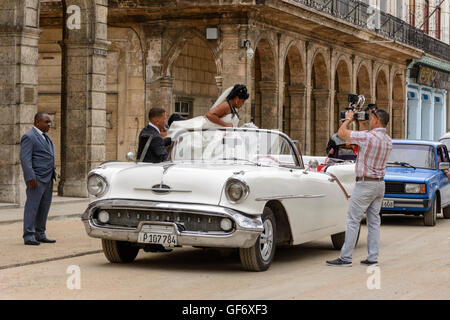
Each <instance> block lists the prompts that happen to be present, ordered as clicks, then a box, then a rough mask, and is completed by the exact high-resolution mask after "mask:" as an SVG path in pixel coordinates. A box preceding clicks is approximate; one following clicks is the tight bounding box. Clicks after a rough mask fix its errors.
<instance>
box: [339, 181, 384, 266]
mask: <svg viewBox="0 0 450 320" xmlns="http://www.w3.org/2000/svg"><path fill="white" fill-rule="evenodd" d="M383 197H384V181H358V182H356V184H355V188H354V189H353V192H352V195H351V198H350V206H349V208H348V212H347V226H346V228H345V243H344V246H343V247H342V249H341V255H340V258H341V260H344V261H347V262H351V261H352V253H353V249H354V248H355V244H356V240H357V238H358V232H359V228H360V224H361V219H362V215H363V213H364V212H365V213H366V220H367V228H368V230H369V233H368V235H367V251H368V256H367V259H368V260H369V261H378V248H379V243H380V224H381V217H380V209H381V203H382V202H383Z"/></svg>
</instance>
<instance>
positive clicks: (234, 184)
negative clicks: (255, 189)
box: [225, 178, 250, 203]
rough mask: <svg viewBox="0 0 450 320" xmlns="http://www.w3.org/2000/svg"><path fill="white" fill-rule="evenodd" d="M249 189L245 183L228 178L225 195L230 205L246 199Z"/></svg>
mask: <svg viewBox="0 0 450 320" xmlns="http://www.w3.org/2000/svg"><path fill="white" fill-rule="evenodd" d="M249 192H250V189H249V187H248V185H247V183H245V181H243V180H241V179H238V178H230V179H228V180H227V182H226V184H225V195H226V196H227V199H228V201H230V202H231V203H240V202H242V201H244V200H245V199H247V197H248V194H249Z"/></svg>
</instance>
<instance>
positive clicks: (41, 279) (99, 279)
mask: <svg viewBox="0 0 450 320" xmlns="http://www.w3.org/2000/svg"><path fill="white" fill-rule="evenodd" d="M82 206H84V203H83V202H78V203H72V204H70V203H68V204H58V205H54V206H53V209H52V212H57V211H58V210H59V212H61V211H65V215H62V216H61V217H59V218H58V219H54V218H52V219H50V220H49V221H48V228H47V229H48V236H49V237H50V238H54V239H56V240H57V243H56V244H41V245H40V246H39V247H31V246H24V245H23V242H22V239H21V232H22V224H21V223H20V222H15V223H7V222H5V221H3V222H2V223H1V224H0V252H1V256H0V299H35V298H38V299H381V298H382V299H450V288H449V287H448V283H449V281H450V274H449V272H448V270H449V269H450V256H449V254H448V248H449V245H450V220H444V219H443V218H438V223H437V225H436V226H435V227H424V226H423V225H422V219H421V218H414V217H406V216H390V217H389V216H388V217H384V218H383V219H384V220H383V225H382V230H381V255H380V269H379V270H375V269H369V270H368V269H367V268H366V267H364V266H361V265H360V264H359V259H360V258H361V257H363V256H365V253H366V239H365V238H366V236H367V227H366V226H365V225H363V226H362V229H361V238H360V241H359V243H358V246H357V248H356V250H355V253H354V265H353V267H351V268H333V267H328V266H326V265H325V260H327V259H330V258H335V257H337V255H338V251H335V250H333V249H332V245H331V241H330V239H329V238H324V239H321V240H320V241H314V242H310V243H307V244H304V245H300V246H296V247H289V248H280V249H279V250H278V251H277V253H276V257H275V261H274V263H273V265H272V266H271V268H270V269H269V270H268V271H266V272H261V273H252V272H245V271H242V270H241V265H240V261H239V257H238V256H237V255H234V254H231V255H230V256H224V255H223V254H222V255H221V254H220V253H219V252H217V251H215V250H212V249H208V250H204V249H196V248H180V249H177V250H174V251H173V252H171V253H145V252H143V251H141V252H140V253H139V255H138V257H137V259H136V261H135V262H134V263H133V264H128V265H113V264H110V263H108V262H107V260H106V258H105V257H104V256H103V253H102V252H100V250H101V244H100V240H97V239H92V238H90V237H88V236H87V235H86V233H85V231H84V227H83V224H82V223H81V221H80V219H79V218H75V217H73V216H72V215H73V214H75V213H81V207H82ZM70 208H75V209H73V210H74V211H77V210H79V211H80V212H70ZM64 209H65V210H64ZM76 209H77V210H76ZM7 210H8V209H2V210H0V215H1V214H4V213H5V214H6V212H7ZM11 210H20V209H11ZM51 214H52V213H51ZM70 266H77V267H79V271H80V275H81V276H80V285H81V288H80V289H72V290H70V289H68V286H67V282H68V279H69V278H70V277H71V275H72V274H71V273H70V272H73V271H71V270H73V269H70V268H69V267H70ZM68 268H69V269H68ZM72 268H73V267H72ZM68 271H69V273H68ZM368 271H369V273H367V272H368ZM377 272H379V273H377ZM375 275H379V280H380V282H379V284H380V289H376V288H374V289H371V290H369V289H368V286H367V282H368V279H369V277H372V278H370V279H374V277H375ZM70 279H73V278H70ZM70 279H69V280H70ZM370 279H369V280H370ZM70 283H72V284H73V283H75V282H73V281H72V282H70V281H69V284H70ZM374 283H375V282H373V281H369V285H370V284H372V285H370V286H371V287H372V288H373V287H376V286H374V285H373V284H374Z"/></svg>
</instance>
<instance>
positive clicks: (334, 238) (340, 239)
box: [331, 225, 361, 250]
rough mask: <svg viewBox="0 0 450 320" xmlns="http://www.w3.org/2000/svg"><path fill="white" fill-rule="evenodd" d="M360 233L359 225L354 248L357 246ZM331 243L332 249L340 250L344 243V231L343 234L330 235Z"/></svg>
mask: <svg viewBox="0 0 450 320" xmlns="http://www.w3.org/2000/svg"><path fill="white" fill-rule="evenodd" d="M360 233H361V225H359V230H358V236H357V237H356V243H355V248H356V246H357V245H358V241H359V234H360ZM331 242H333V247H334V248H335V249H336V250H341V249H342V246H343V245H344V242H345V231H344V232H340V233H336V234H332V235H331Z"/></svg>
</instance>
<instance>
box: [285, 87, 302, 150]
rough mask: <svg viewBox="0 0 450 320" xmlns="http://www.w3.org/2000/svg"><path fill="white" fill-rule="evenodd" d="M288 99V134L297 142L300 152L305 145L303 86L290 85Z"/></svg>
mask: <svg viewBox="0 0 450 320" xmlns="http://www.w3.org/2000/svg"><path fill="white" fill-rule="evenodd" d="M288 94H289V98H290V103H291V104H290V115H288V117H289V121H290V132H289V135H290V137H291V138H292V139H294V140H298V141H299V144H300V146H301V150H302V152H304V150H305V145H306V105H305V103H306V88H305V86H304V85H290V86H289V87H288Z"/></svg>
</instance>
